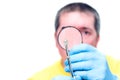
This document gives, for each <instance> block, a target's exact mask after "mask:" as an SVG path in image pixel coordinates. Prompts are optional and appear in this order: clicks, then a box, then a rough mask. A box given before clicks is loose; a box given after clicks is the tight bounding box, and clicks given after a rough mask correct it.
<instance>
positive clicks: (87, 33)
mask: <svg viewBox="0 0 120 80" xmlns="http://www.w3.org/2000/svg"><path fill="white" fill-rule="evenodd" d="M82 33H83V35H90V32H89V31H83V32H82Z"/></svg>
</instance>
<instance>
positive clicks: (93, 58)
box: [61, 44, 117, 80]
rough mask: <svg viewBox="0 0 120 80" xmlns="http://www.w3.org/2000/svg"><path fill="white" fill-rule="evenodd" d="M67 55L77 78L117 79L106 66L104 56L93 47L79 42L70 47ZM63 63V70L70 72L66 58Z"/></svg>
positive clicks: (87, 79) (84, 79)
mask: <svg viewBox="0 0 120 80" xmlns="http://www.w3.org/2000/svg"><path fill="white" fill-rule="evenodd" d="M69 55H70V61H71V66H72V69H73V72H74V75H75V76H79V79H77V80H81V78H82V80H117V77H116V76H114V75H113V74H112V73H111V71H110V69H109V67H108V63H107V60H106V57H105V56H104V55H103V54H101V53H100V52H99V51H98V50H97V49H96V48H95V47H93V46H91V45H88V44H80V45H78V46H75V47H74V48H72V49H71V50H70V52H69ZM65 65H66V67H65V71H66V72H70V70H69V66H68V61H67V60H66V61H65ZM61 80H62V79H61Z"/></svg>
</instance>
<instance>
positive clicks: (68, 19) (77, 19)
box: [55, 11, 99, 59]
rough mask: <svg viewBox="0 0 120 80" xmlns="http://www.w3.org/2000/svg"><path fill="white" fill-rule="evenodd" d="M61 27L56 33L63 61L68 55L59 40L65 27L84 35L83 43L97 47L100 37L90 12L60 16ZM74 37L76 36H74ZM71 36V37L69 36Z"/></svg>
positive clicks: (75, 12)
mask: <svg viewBox="0 0 120 80" xmlns="http://www.w3.org/2000/svg"><path fill="white" fill-rule="evenodd" d="M59 21H60V25H59V28H58V30H57V32H56V33H55V40H56V46H57V48H58V50H59V53H60V55H61V56H62V59H66V54H65V50H64V49H63V48H61V47H60V45H59V44H58V41H57V38H58V34H59V32H60V30H61V29H62V27H64V26H74V27H76V28H77V29H79V31H80V32H81V34H82V37H83V43H87V44H90V45H92V46H95V47H96V46H97V43H98V40H99V36H98V35H97V33H96V31H95V27H94V16H93V14H91V13H89V12H86V13H85V12H78V11H74V12H68V13H63V14H62V15H61V16H60V20H59ZM73 35H74V34H73ZM68 36H70V35H68Z"/></svg>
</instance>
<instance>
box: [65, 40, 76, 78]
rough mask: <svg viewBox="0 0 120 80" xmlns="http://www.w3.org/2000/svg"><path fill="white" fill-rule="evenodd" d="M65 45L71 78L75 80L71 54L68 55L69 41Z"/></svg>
mask: <svg viewBox="0 0 120 80" xmlns="http://www.w3.org/2000/svg"><path fill="white" fill-rule="evenodd" d="M64 44H65V50H66V55H67V60H68V65H69V69H70V73H71V76H72V77H73V78H74V76H73V70H72V67H71V62H70V57H69V53H68V41H67V40H65V41H64Z"/></svg>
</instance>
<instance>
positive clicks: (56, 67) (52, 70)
mask: <svg viewBox="0 0 120 80" xmlns="http://www.w3.org/2000/svg"><path fill="white" fill-rule="evenodd" d="M107 61H108V64H109V67H110V69H111V71H112V73H113V74H115V75H117V76H119V78H120V60H115V59H113V58H111V57H110V56H107ZM57 75H66V76H69V75H70V74H69V73H67V72H65V71H64V68H63V67H62V65H61V62H60V61H58V62H56V63H55V64H53V65H52V66H50V67H48V68H46V69H44V70H42V71H40V72H37V73H36V74H35V75H33V76H32V77H31V78H29V79H28V80H52V78H53V77H55V76H57Z"/></svg>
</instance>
